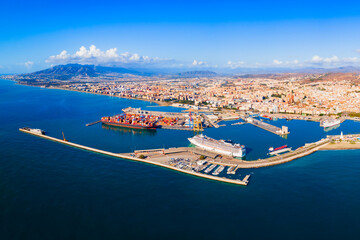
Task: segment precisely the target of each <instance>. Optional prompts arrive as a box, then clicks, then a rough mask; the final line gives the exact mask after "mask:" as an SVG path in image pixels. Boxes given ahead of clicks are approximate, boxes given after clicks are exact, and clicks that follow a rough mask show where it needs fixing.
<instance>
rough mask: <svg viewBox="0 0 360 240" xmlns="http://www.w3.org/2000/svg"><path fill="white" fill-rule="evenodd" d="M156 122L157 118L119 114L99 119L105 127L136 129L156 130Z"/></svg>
mask: <svg viewBox="0 0 360 240" xmlns="http://www.w3.org/2000/svg"><path fill="white" fill-rule="evenodd" d="M157 120H158V119H157V117H154V116H151V115H140V114H120V115H116V116H113V117H102V118H101V122H102V123H103V124H106V125H111V126H117V127H126V128H136V129H156V128H158V126H157V125H156V122H157Z"/></svg>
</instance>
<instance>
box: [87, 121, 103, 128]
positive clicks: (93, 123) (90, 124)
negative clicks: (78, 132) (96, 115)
mask: <svg viewBox="0 0 360 240" xmlns="http://www.w3.org/2000/svg"><path fill="white" fill-rule="evenodd" d="M98 123H101V120H99V121H95V122H91V123H87V124H86V125H85V126H87V127H89V126H92V125H95V124H98Z"/></svg>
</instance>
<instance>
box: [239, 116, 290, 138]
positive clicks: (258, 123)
mask: <svg viewBox="0 0 360 240" xmlns="http://www.w3.org/2000/svg"><path fill="white" fill-rule="evenodd" d="M245 121H246V122H248V123H250V124H252V125H254V126H255V127H259V128H262V129H264V130H267V131H269V132H272V133H275V134H277V135H280V136H284V135H288V134H289V133H290V132H289V130H288V128H287V127H286V126H282V128H278V127H276V126H273V125H271V124H269V123H266V122H262V121H259V120H257V119H255V118H252V117H248V118H245Z"/></svg>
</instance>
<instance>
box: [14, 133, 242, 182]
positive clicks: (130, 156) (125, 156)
mask: <svg viewBox="0 0 360 240" xmlns="http://www.w3.org/2000/svg"><path fill="white" fill-rule="evenodd" d="M19 130H20V131H21V132H24V133H28V134H31V135H34V136H37V137H41V138H43V139H47V140H51V141H54V142H58V143H62V144H65V145H68V146H72V147H75V148H79V149H83V150H87V151H90V152H94V153H99V154H102V155H107V156H110V157H115V158H121V159H127V160H132V161H137V162H144V163H148V164H153V165H156V166H160V167H163V168H168V169H171V170H174V171H178V172H182V173H186V174H189V175H193V176H196V177H200V178H205V179H210V180H214V181H218V182H224V183H231V184H236V185H242V186H246V185H248V181H242V180H239V179H229V178H225V177H217V176H211V175H207V174H203V173H200V172H195V171H193V170H186V169H181V168H177V167H175V166H172V165H169V164H166V161H161V159H158V160H156V158H154V159H153V158H148V159H142V158H140V157H136V155H135V154H133V153H130V154H126V153H124V154H119V153H113V152H109V151H104V150H100V149H96V148H92V147H87V146H84V145H81V144H77V143H72V142H69V141H68V140H65V139H64V140H62V139H58V138H54V137H50V136H47V135H44V134H40V133H36V132H31V131H30V130H29V129H28V128H20V129H19ZM158 150H160V152H161V151H162V149H158ZM144 151H145V150H142V151H141V152H144ZM146 151H149V150H146ZM155 152H159V151H155ZM155 154H160V155H162V154H161V153H155Z"/></svg>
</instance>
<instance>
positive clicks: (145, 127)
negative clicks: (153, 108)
mask: <svg viewBox="0 0 360 240" xmlns="http://www.w3.org/2000/svg"><path fill="white" fill-rule="evenodd" d="M101 123H102V124H105V125H110V126H115V127H124V128H135V129H149V130H154V129H156V128H157V127H156V126H143V125H138V124H126V123H117V122H106V121H101Z"/></svg>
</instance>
